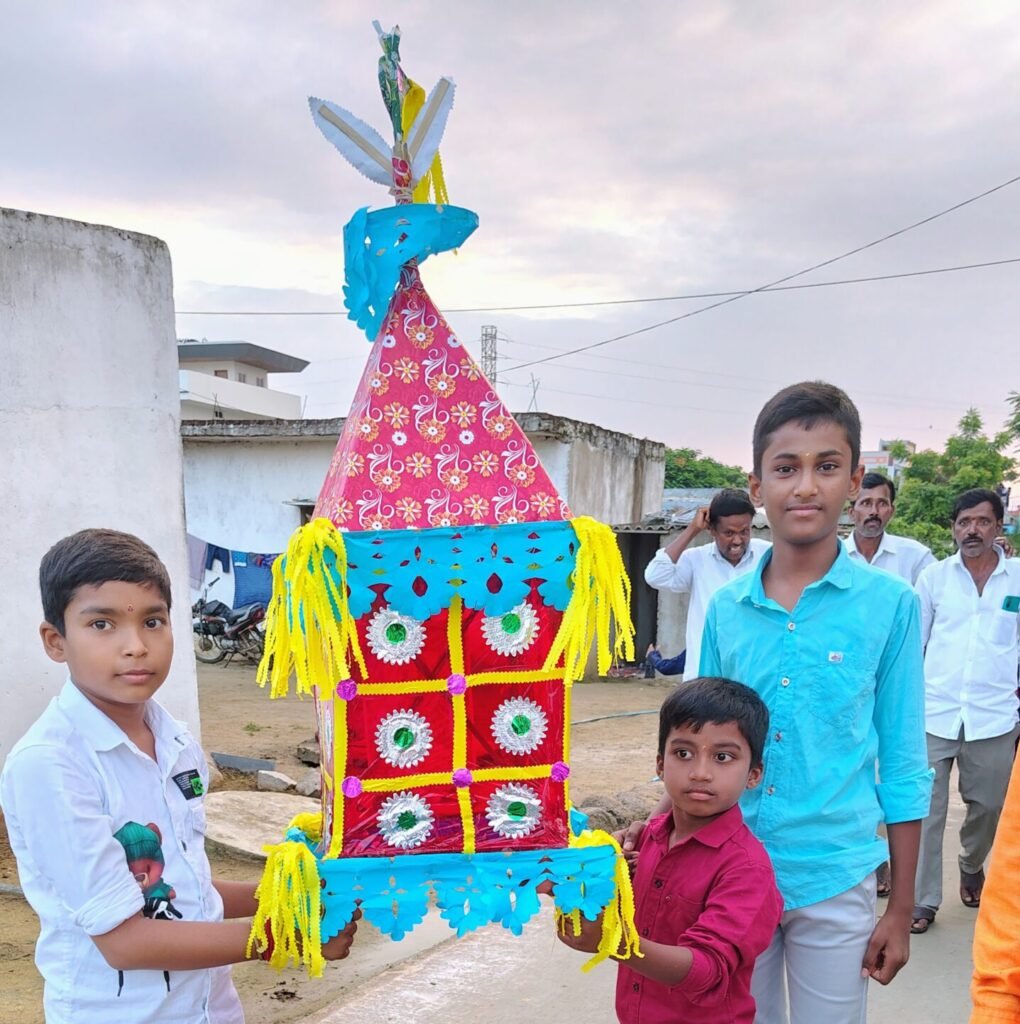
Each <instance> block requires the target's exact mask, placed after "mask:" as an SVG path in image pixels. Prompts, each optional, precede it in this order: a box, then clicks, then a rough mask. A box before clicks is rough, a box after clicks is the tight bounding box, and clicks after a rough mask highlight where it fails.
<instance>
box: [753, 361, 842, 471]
mask: <svg viewBox="0 0 1020 1024" xmlns="http://www.w3.org/2000/svg"><path fill="white" fill-rule="evenodd" d="M787 423H798V424H800V426H802V427H804V429H805V430H810V429H811V428H812V427H813V426H815V424H817V423H835V424H836V425H837V426H838V427H842V428H843V430H844V432H845V433H846V441H847V444H848V445H850V461H851V462H852V463H853V465H852V466H851V467H850V468H851V472H852V471H854V470H856V469H857V463H858V462H860V458H861V417H860V413H858V411H857V406H856V405H854V403H853V402H851V401H850V399H849V397H848V396H847V394H846V392H845V391H842V390H841V389H840V388H837V387H836V386H835V385H834V384H826V383H825V381H821V380H807V381H802V382H801V383H800V384H791V385H790V386H789V387H788V388H783V390H782V391H780V392H779V393H778V394H776V395H773V396H772V397H771V398H770V399H769V400H768V401H767V402H766V403H765V405H764V406H763V407H762V410H761V412H760V413H758V419H757V420H756V421H755V424H754V435H753V438H752V442H751V444H752V449H753V453H754V475H755V476H757V477H758V478H759V479H760V478H761V460H762V457H763V456H764V454H765V449H766V448H767V447H768V445H769V441H770V440H771V439H772V435H773V434H774V433H775V432H776V431H777V430H778V429H779V428H780V427H782V426H785V425H786V424H787Z"/></svg>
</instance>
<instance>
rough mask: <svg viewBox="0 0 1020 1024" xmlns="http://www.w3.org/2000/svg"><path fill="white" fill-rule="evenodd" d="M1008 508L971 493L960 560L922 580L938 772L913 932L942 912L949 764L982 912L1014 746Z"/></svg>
mask: <svg viewBox="0 0 1020 1024" xmlns="http://www.w3.org/2000/svg"><path fill="white" fill-rule="evenodd" d="M1002 517H1003V509H1002V501H1001V500H1000V499H999V496H998V495H997V494H996V493H995V492H994V491H988V490H983V489H975V490H970V491H965V492H964V493H963V494H961V495H960V497H959V498H957V499H956V503H955V504H954V506H953V537H954V539H955V540H956V544H957V547H958V548H959V550H958V551H957V553H956V554H955V555H953V556H952V557H950V558H947V559H946V560H945V561H944V562H936V563H935V564H934V565H930V566H928V568H927V569H925V570H924V572H922V573H921V577H920V579H919V580H918V581H917V593H918V596H919V597H920V599H921V639H922V641H923V643H924V645H925V656H924V677H925V727H926V730H927V734H928V762H929V764H930V765H931V766H932V768H934V769H935V785H934V789H933V791H932V798H931V810H930V812H929V815H928V817H927V818H926V819H925V821H924V825H923V827H922V832H921V855H920V860H919V863H918V870H917V887H916V894H915V902H916V906H915V907H914V924H913V928H912V930H913V931H914V932H915V934H916V933H921V932H925V931H927V929H928V926H929V925H930V924H931V922H932V921H933V920H934V919H935V913H936V911H937V910H938V908H939V905H940V904H941V902H942V836H943V832H944V831H945V825H946V808H947V805H948V799H949V774H950V771H951V769H952V766H953V761H954V760H955V761H956V763H957V770H958V772H959V775H960V795H961V796H962V797H963V802H964V804H965V805H966V815H965V817H964V821H963V825H962V826H961V828H960V848H961V852H960V899H961V900H962V901H963V903H964V905H965V906H968V907H977V906H978V905H979V904H980V902H981V889H982V887H983V885H984V862H985V858H986V857H987V856H988V852H989V850H991V847H992V840H993V839H994V838H995V828H996V825H997V824H998V820H999V813H1000V811H1001V810H1002V804H1003V801H1004V799H1005V796H1006V788H1007V786H1008V784H1009V775H1010V769H1011V767H1012V764H1013V752H1014V746H1015V741H1016V736H1017V694H1016V688H1017V667H1018V652H1020V644H1018V615H1017V613H1018V611H1020V560H1017V559H1012V558H1006V556H1005V554H1004V553H1003V552H1002V550H1001V549H1000V548H999V546H998V545H997V544H996V543H995V538H996V537H997V536H998V534H999V531H1000V530H1001V529H1002Z"/></svg>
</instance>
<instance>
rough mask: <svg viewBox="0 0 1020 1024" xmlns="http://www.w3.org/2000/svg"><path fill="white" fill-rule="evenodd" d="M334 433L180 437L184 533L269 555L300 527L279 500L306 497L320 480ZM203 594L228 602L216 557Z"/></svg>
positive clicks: (230, 591)
mask: <svg viewBox="0 0 1020 1024" xmlns="http://www.w3.org/2000/svg"><path fill="white" fill-rule="evenodd" d="M335 447H336V439H335V438H328V437H326V438H322V439H321V440H320V439H318V438H316V439H311V438H306V439H303V440H300V441H294V442H290V441H251V442H248V441H233V440H232V441H223V442H216V441H201V442H198V441H190V442H189V441H185V444H184V496H185V509H186V512H185V518H186V520H187V524H188V532H189V533H191V534H193V535H194V536H196V537H200V538H201V539H202V540H204V541H207V542H208V543H210V544H216V545H217V546H220V547H227V548H231V549H233V550H236V551H255V552H259V553H262V554H275V553H276V552H279V551H283V550H284V548H286V546H287V541H288V540H289V539H290V535H291V534H292V533H293V532H294V531H295V530H296V529H297V528H298V526H300V524H301V514H300V512H299V510H298V509H297V508H296V507H295V506H294V505H288V504H285V502H288V501H293V500H295V499H306V498H309V499H311V500H312V502H313V503H314V500H315V498H316V497H318V494H319V490H320V488H321V487H322V482H323V480H325V478H326V471H327V470H328V469H329V463H330V460H331V459H332V457H333V450H334V448H335ZM217 576H219V577H220V582H219V583H217V584H215V585H214V586H211V587H210V588H209V597H210V598H216V599H217V600H220V601H223V602H225V603H226V604H230V605H232V604H233V597H234V581H233V573H230V574H229V575H228V574H224V573H223V572H222V570H221V568H220V564H219V562H217V563H216V565H215V568H214V569H212V570H211V571H209V572H207V573H206V574H205V582H206V583H209V582H211V581H212V580H214V579H215V578H216V577H217Z"/></svg>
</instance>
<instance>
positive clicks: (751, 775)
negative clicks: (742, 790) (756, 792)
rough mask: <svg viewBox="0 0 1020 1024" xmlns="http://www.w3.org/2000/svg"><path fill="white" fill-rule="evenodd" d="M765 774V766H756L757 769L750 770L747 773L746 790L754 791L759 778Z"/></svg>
mask: <svg viewBox="0 0 1020 1024" xmlns="http://www.w3.org/2000/svg"><path fill="white" fill-rule="evenodd" d="M764 773H765V766H764V765H761V764H760V765H758V767H757V768H752V769H751V770H750V771H749V772H748V773H747V788H748V789H756V788H757V786H758V784H759V783H760V782H761V777H762V775H763V774H764Z"/></svg>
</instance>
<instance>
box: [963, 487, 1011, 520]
mask: <svg viewBox="0 0 1020 1024" xmlns="http://www.w3.org/2000/svg"><path fill="white" fill-rule="evenodd" d="M983 501H987V502H988V504H989V505H991V506H992V511H993V512H994V513H995V518H996V519H997V520H998V521H999V522H1000V523H1001V522H1002V520H1003V517H1004V515H1005V510H1004V509H1003V507H1002V498H1000V497H999V496H998V495H997V494H996V493H995V491H989V490H988V489H987V488H985V487H972V488H971V489H970V490H969V491H964V492H963V494H961V495H960V496H959V497H958V498H957V499H956V501H954V502H953V514H952V517H951V522H954V523H955V522H956V520H957V519H958V518H959V515H960V513H961V512H963V511H964V509H968V508H974V507H975V506H977V505H980V504H981V502H983Z"/></svg>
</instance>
